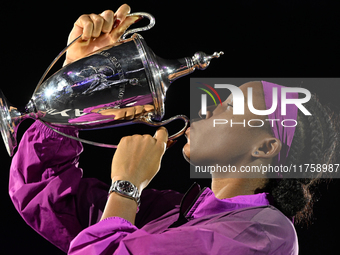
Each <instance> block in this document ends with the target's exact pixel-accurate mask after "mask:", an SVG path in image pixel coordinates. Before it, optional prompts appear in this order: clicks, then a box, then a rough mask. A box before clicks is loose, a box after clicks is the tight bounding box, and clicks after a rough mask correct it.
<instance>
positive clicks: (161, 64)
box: [0, 13, 223, 156]
mask: <svg viewBox="0 0 340 255" xmlns="http://www.w3.org/2000/svg"><path fill="white" fill-rule="evenodd" d="M130 15H140V16H142V17H147V18H148V19H150V24H149V25H148V26H147V27H143V28H138V29H133V30H129V31H127V32H126V33H125V34H124V35H123V37H122V38H123V39H122V40H120V41H119V42H117V43H115V44H113V45H110V46H109V47H105V48H103V49H100V50H98V51H96V52H94V53H92V54H91V55H89V56H87V57H85V58H82V59H79V60H77V61H75V62H73V63H71V64H68V65H67V66H64V67H63V68H62V69H60V70H59V71H58V72H56V73H55V74H54V75H52V76H51V77H50V78H48V79H47V80H46V81H44V82H43V83H42V80H43V79H44V77H45V76H46V74H47V72H48V70H49V69H50V68H51V66H52V65H53V64H54V63H55V62H56V60H58V59H59V57H60V56H61V55H62V54H63V53H64V52H65V51H66V50H67V48H68V47H69V46H70V45H71V44H72V43H71V44H70V45H68V46H67V47H66V48H65V49H64V51H63V52H62V53H61V55H59V56H58V57H57V58H56V60H55V61H54V62H52V64H51V65H50V67H49V68H48V70H46V72H45V74H44V75H43V77H42V79H41V80H40V82H39V84H38V86H37V87H36V89H35V91H34V93H33V95H32V97H31V99H30V101H29V102H28V103H27V104H26V106H25V108H24V110H23V111H19V110H17V108H16V107H14V106H11V105H10V104H9V103H8V101H7V100H6V98H5V96H4V95H3V93H2V92H1V91H0V126H1V134H2V137H3V140H4V142H5V145H6V148H7V151H8V153H9V155H10V156H12V155H13V150H14V148H15V147H16V146H17V141H16V133H17V129H18V126H19V124H20V123H21V122H22V121H23V120H25V119H27V118H33V119H37V120H40V121H42V122H43V123H44V124H45V125H47V126H48V127H50V128H51V129H53V130H54V131H56V132H58V133H61V132H60V131H57V130H56V129H54V127H58V126H59V127H60V126H61V127H69V128H76V129H79V130H86V129H99V128H109V127H115V126H122V125H129V124H134V123H145V124H147V125H152V126H160V125H164V124H167V123H169V122H171V121H173V120H176V119H182V120H183V121H184V122H185V126H184V128H183V129H182V130H181V131H179V132H178V133H176V134H175V135H172V136H170V137H169V139H174V138H176V137H178V136H180V135H182V134H183V133H184V131H185V129H186V126H187V124H188V119H187V117H186V116H184V115H177V116H175V117H172V118H170V119H168V120H165V121H161V120H162V118H163V116H164V113H165V109H164V102H165V97H166V91H167V89H168V87H169V86H170V84H171V83H172V82H173V81H174V80H176V79H178V78H180V77H182V76H185V75H187V74H189V73H192V72H193V71H194V70H195V69H200V70H204V69H205V68H206V67H207V66H208V65H209V63H210V60H211V59H212V58H217V57H219V56H220V54H223V52H220V53H214V54H213V55H210V56H208V55H206V54H205V53H203V52H198V53H196V54H195V55H194V56H193V57H191V58H190V57H185V58H180V59H177V60H165V59H162V58H159V57H158V56H156V55H155V54H154V53H153V52H152V50H151V49H150V48H149V47H148V46H147V45H146V43H145V41H144V39H143V38H142V36H140V35H139V34H136V33H134V34H133V35H132V37H131V38H128V39H124V38H125V37H126V35H127V34H130V33H133V32H136V31H143V30H146V29H149V28H151V27H152V26H153V25H154V23H155V22H154V18H153V17H152V16H151V15H150V14H147V13H135V14H130ZM110 109H112V111H109V110H110ZM117 110H119V111H117ZM129 111H130V112H131V111H134V113H136V112H137V114H133V118H129V117H128V115H126V116H127V118H124V117H119V118H117V117H116V115H117V114H121V113H122V112H123V113H124V112H129ZM61 134H62V135H65V136H68V135H66V134H63V133H61ZM68 137H69V136H68ZM70 138H72V139H76V140H79V141H82V142H86V143H90V144H93V145H98V146H102V147H111V148H115V147H116V146H115V145H108V144H101V143H96V142H92V141H85V140H83V139H80V138H75V137H70Z"/></svg>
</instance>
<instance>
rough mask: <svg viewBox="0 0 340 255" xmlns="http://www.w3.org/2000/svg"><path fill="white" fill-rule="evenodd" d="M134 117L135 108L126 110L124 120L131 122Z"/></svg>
mask: <svg viewBox="0 0 340 255" xmlns="http://www.w3.org/2000/svg"><path fill="white" fill-rule="evenodd" d="M134 117H135V107H128V108H126V113H125V119H127V120H131V119H133V118H134Z"/></svg>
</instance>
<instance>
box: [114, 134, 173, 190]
mask: <svg viewBox="0 0 340 255" xmlns="http://www.w3.org/2000/svg"><path fill="white" fill-rule="evenodd" d="M167 141H168V132H167V130H166V128H164V127H161V128H159V129H158V130H157V132H156V134H155V135H154V137H152V136H150V135H133V136H127V137H123V138H122V139H121V141H120V142H119V144H118V147H117V150H116V152H115V154H114V156H113V160H112V167H111V179H112V181H116V180H124V181H130V182H131V183H133V184H134V185H136V186H137V188H138V190H139V191H140V192H141V191H142V190H143V189H144V188H145V187H146V186H147V185H148V184H149V182H150V181H151V180H152V179H153V177H154V176H155V175H156V174H157V172H158V170H159V168H160V163H161V159H162V156H163V154H164V152H165V149H166V146H167Z"/></svg>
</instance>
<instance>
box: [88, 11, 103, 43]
mask: <svg viewBox="0 0 340 255" xmlns="http://www.w3.org/2000/svg"><path fill="white" fill-rule="evenodd" d="M90 18H91V20H92V23H93V30H92V35H91V37H94V38H97V37H99V36H100V34H101V33H102V28H103V24H104V19H103V17H102V16H100V15H98V14H94V13H92V14H90Z"/></svg>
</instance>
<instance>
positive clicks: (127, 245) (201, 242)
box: [68, 217, 291, 255]
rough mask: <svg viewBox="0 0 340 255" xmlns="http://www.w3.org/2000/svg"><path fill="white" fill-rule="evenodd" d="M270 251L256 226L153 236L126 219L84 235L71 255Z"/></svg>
mask: <svg viewBox="0 0 340 255" xmlns="http://www.w3.org/2000/svg"><path fill="white" fill-rule="evenodd" d="M270 248H271V242H270V240H269V239H268V237H267V236H266V233H265V232H264V231H263V230H262V227H261V224H259V223H256V222H248V221H241V220H240V221H233V222H228V221H220V222H212V223H207V224H202V225H195V226H186V225H182V226H180V227H177V228H169V229H167V230H165V231H163V232H161V233H149V232H147V231H145V230H143V229H138V228H137V227H136V226H134V225H132V224H131V223H130V222H128V221H126V220H124V219H122V218H119V217H111V218H107V219H104V220H102V221H100V222H98V223H97V224H95V225H93V226H91V227H88V228H87V229H85V230H83V231H82V232H80V233H79V235H78V236H77V237H76V238H75V239H74V240H73V241H72V243H71V246H70V250H69V253H68V254H69V255H84V254H86V255H99V254H100V255H108V254H110V255H112V254H114V255H127V254H129V255H133V254H138V255H147V254H155V255H157V254H160V255H161V254H167V255H184V254H185V255H191V254H207V255H208V254H209V255H219V254H233V255H234V254H249V255H250V254H257V255H259V254H273V253H271V252H270ZM276 254H286V255H288V254H291V253H276Z"/></svg>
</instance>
